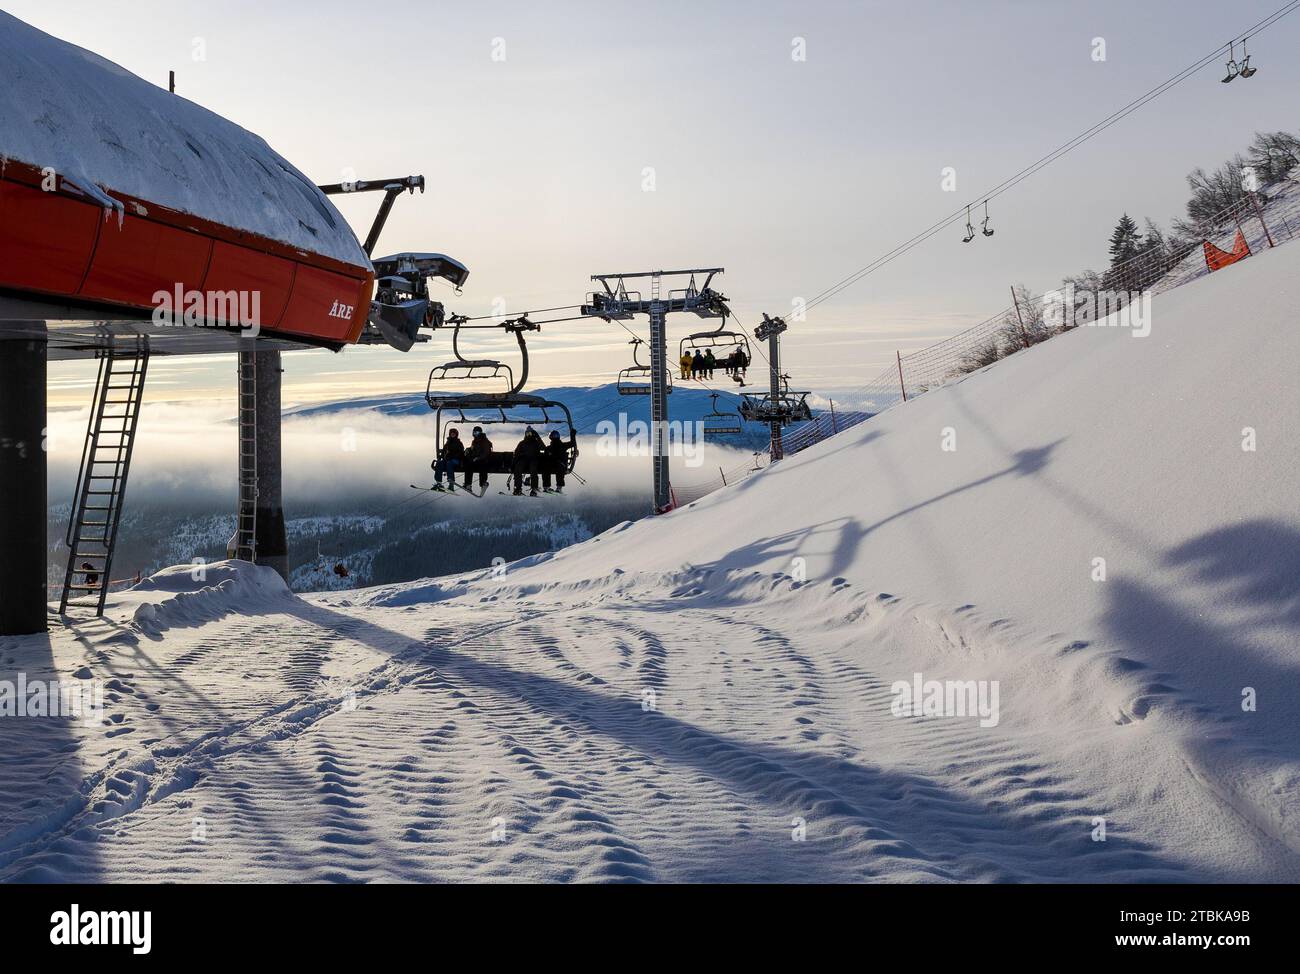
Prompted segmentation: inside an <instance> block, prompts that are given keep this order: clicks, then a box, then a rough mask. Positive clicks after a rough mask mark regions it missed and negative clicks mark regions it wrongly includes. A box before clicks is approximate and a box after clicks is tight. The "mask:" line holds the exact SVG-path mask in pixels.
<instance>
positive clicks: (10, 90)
mask: <svg viewBox="0 0 1300 974" xmlns="http://www.w3.org/2000/svg"><path fill="white" fill-rule="evenodd" d="M11 159H17V160H19V161H21V162H25V163H28V164H30V165H33V166H39V167H42V168H44V167H50V168H52V169H54V170H55V171H56V172H58V173H59V174H60V175H61V176H62V177H64V178H65V179H69V180H71V181H72V182H73V183H74V184H75V185H76V186H77V187H78V188H79V189H81V190H82V191H83V192H85V193H86V194H87V195H88V196H91V197H92V198H95V199H97V200H98V201H99V202H100V203H101V204H103V205H105V206H106V207H109V208H117V207H118V206H119V204H117V203H116V202H115V201H114V200H112V199H111V198H110V197H108V196H105V195H104V194H103V193H102V192H101V191H100V187H102V188H103V189H105V190H113V191H116V192H118V193H123V194H126V195H128V196H135V197H139V198H141V199H146V200H150V201H152V202H154V203H158V204H160V205H162V206H167V207H171V208H172V209H176V210H180V211H182V212H185V213H190V214H193V215H194V216H198V217H202V218H204V219H207V220H212V221H214V222H216V223H220V224H223V225H226V226H230V227H235V228H238V229H240V230H246V231H248V232H250V233H255V234H259V235H261V236H264V237H269V238H270V239H272V240H278V241H280V242H282V243H286V244H289V245H291V246H294V247H298V248H300V249H302V250H305V251H310V252H312V253H318V254H324V255H326V256H328V257H333V258H335V259H337V260H342V261H347V262H348V263H351V264H358V265H361V266H363V267H369V266H370V262H369V259H368V258H367V257H366V255H365V252H364V251H363V250H362V249H361V245H360V244H359V243H358V242H357V238H356V236H355V234H353V232H352V229H351V227H349V226H348V223H347V221H346V220H344V218H343V216H342V215H341V214H340V213H339V211H338V210H337V209H335V207H334V205H333V204H332V203H331V202H330V201H329V199H328V198H327V197H326V196H325V194H323V193H322V192H321V191H320V190H319V189H317V188H316V186H315V184H313V183H312V181H311V180H310V179H308V178H307V177H306V176H305V175H303V174H302V173H301V172H300V171H299V170H298V169H296V168H295V167H294V166H293V165H291V164H290V163H289V162H288V161H287V160H286V159H285V158H284V157H283V156H281V155H280V154H279V153H277V152H276V151H275V150H274V149H272V148H271V147H270V146H269V145H267V144H266V142H264V141H263V140H262V139H261V138H259V137H258V136H256V135H254V134H253V133H251V132H249V131H247V130H245V129H243V128H240V127H239V126H238V125H236V124H234V123H233V122H230V121H228V120H227V119H224V118H222V117H221V116H220V115H217V114H215V113H213V112H210V111H208V110H207V109H206V108H202V107H200V106H198V105H195V104H194V103H193V102H190V101H187V100H185V99H184V98H181V97H179V96H177V95H173V94H171V93H170V92H167V91H164V90H163V89H161V88H159V87H157V86H156V85H152V84H150V83H148V82H146V81H144V80H142V79H140V78H138V77H136V76H135V75H133V74H131V72H129V71H127V70H125V69H124V68H122V67H120V66H118V65H116V64H114V63H113V62H112V61H108V60H105V59H104V58H102V57H100V56H99V55H97V54H92V53H91V52H90V51H87V50H84V49H82V48H80V47H76V46H75V45H73V44H68V43H67V42H65V41H61V40H59V39H58V38H55V37H51V36H50V35H49V34H46V33H44V32H43V31H40V30H37V29H36V28H35V27H32V26H30V25H29V24H25V23H23V22H22V21H20V20H18V19H16V18H14V17H12V16H10V15H9V14H7V13H5V12H4V11H0V165H3V164H4V163H5V162H6V161H8V160H11Z"/></svg>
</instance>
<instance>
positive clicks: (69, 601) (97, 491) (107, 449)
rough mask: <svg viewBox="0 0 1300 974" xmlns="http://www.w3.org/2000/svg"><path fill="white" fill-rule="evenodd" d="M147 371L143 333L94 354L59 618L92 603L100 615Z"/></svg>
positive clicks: (96, 612) (146, 352)
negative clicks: (96, 370)
mask: <svg viewBox="0 0 1300 974" xmlns="http://www.w3.org/2000/svg"><path fill="white" fill-rule="evenodd" d="M148 368H149V339H148V338H147V337H146V336H143V335H140V336H136V337H135V338H134V339H132V340H129V341H125V342H119V341H118V340H116V339H113V340H110V343H109V345H108V347H107V348H105V349H104V350H103V351H102V352H101V353H100V357H99V378H98V379H97V380H96V382H95V405H94V409H93V411H92V412H91V414H90V422H89V423H88V424H87V427H86V443H85V446H84V447H83V448H82V452H81V468H80V470H79V471H78V473H77V488H76V492H75V494H74V501H73V508H72V515H71V517H70V518H69V521H68V533H67V537H66V540H67V543H68V567H67V570H66V571H65V572H64V576H63V594H62V596H61V597H60V599H59V614H60V615H62V614H64V613H65V612H67V610H68V606H69V605H72V606H86V607H89V606H90V605H92V604H93V605H94V606H95V615H97V616H102V615H103V614H104V600H105V598H107V597H108V587H109V584H110V582H111V579H112V574H111V572H112V570H113V551H114V549H115V548H116V546H117V531H118V528H119V527H120V526H121V523H122V505H123V503H124V501H125V498H126V478H127V474H128V473H130V470H131V451H132V448H133V447H134V446H135V431H136V424H137V422H138V421H139V419H140V404H141V402H142V401H143V399H144V379H145V372H146V371H147V370H148Z"/></svg>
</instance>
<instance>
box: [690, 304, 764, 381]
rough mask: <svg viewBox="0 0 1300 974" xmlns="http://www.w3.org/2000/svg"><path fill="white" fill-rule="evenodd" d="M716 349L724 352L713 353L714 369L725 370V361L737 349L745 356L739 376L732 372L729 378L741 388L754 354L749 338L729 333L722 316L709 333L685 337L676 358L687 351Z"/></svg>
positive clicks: (704, 332) (742, 334) (740, 333)
mask: <svg viewBox="0 0 1300 974" xmlns="http://www.w3.org/2000/svg"><path fill="white" fill-rule="evenodd" d="M707 348H712V349H718V350H721V351H722V352H724V354H722V355H719V354H718V353H717V352H714V358H715V359H716V360H717V365H716V368H719V369H725V368H726V363H725V359H726V357H727V356H728V355H731V354H732V352H734V351H736V350H737V349H739V350H740V351H741V353H742V354H743V355H744V356H745V364H744V365H743V366H742V367H741V369H740V372H741V374H740V375H737V374H736V373H735V372H734V371H733V372H732V375H731V378H732V379H733V380H734V381H735V382H736V383H738V384H739V385H741V386H744V385H745V377H744V374H743V373H744V372H746V371H747V370H748V369H749V366H750V363H752V362H753V361H754V352H753V349H751V348H750V345H749V337H748V336H747V335H746V334H745V333H744V332H743V331H729V330H728V329H727V319H726V317H725V316H724V317H723V319H722V322H721V323H720V324H719V325H718V327H717V328H715V329H713V330H711V331H697V332H695V334H693V335H687V336H686V337H685V338H683V339H682V340H681V342H680V344H679V345H678V353H677V355H678V358H679V359H680V358H681V357H682V356H683V355H685V354H686V351H687V349H690V350H692V351H695V350H698V349H707Z"/></svg>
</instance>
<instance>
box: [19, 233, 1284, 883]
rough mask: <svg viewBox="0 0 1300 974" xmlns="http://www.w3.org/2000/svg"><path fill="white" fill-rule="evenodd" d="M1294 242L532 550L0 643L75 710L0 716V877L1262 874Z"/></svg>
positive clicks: (160, 596) (1279, 854)
mask: <svg viewBox="0 0 1300 974" xmlns="http://www.w3.org/2000/svg"><path fill="white" fill-rule="evenodd" d="M1292 251H1300V248H1279V249H1278V250H1276V251H1273V252H1265V253H1263V254H1259V255H1256V256H1255V257H1252V258H1251V259H1250V260H1248V261H1245V262H1243V263H1242V264H1241V265H1239V266H1237V267H1234V268H1233V270H1232V273H1231V274H1222V275H1215V276H1214V277H1212V278H1207V279H1205V280H1202V281H1198V282H1195V283H1192V284H1189V285H1188V286H1186V287H1183V288H1179V289H1178V290H1176V291H1173V292H1170V293H1168V294H1165V295H1162V296H1160V297H1158V298H1157V299H1156V301H1155V303H1154V315H1155V317H1154V321H1153V328H1152V333H1151V335H1150V336H1149V337H1147V338H1143V339H1136V338H1133V337H1132V336H1131V335H1129V334H1127V333H1126V332H1125V331H1124V330H1123V329H1120V328H1080V329H1078V330H1077V331H1075V332H1071V333H1069V334H1067V335H1064V336H1062V337H1061V338H1058V339H1056V340H1054V341H1051V342H1048V343H1045V344H1043V345H1040V346H1037V347H1035V348H1033V349H1031V350H1029V351H1027V352H1025V353H1023V354H1020V355H1016V356H1014V357H1013V358H1011V359H1008V360H1006V361H1003V362H1001V363H998V364H997V365H994V366H991V367H990V368H989V369H988V370H986V371H984V372H981V373H976V374H974V375H971V376H969V377H967V378H966V379H965V380H963V381H961V382H956V383H953V384H951V385H949V386H946V387H944V388H942V389H938V390H935V391H934V392H932V393H929V394H927V395H926V396H924V397H922V398H920V399H918V400H917V401H916V402H914V403H909V404H907V405H905V406H901V407H899V408H897V409H894V410H891V411H889V412H888V413H885V414H882V415H881V416H879V417H876V418H874V419H872V420H869V421H867V422H866V423H863V424H862V425H861V426H859V427H857V428H855V429H853V430H851V431H849V432H847V433H845V434H842V435H840V436H838V437H834V438H832V439H830V440H828V441H826V442H824V443H821V444H818V445H816V446H814V447H812V448H810V449H808V450H806V451H804V452H803V453H801V454H799V455H798V456H795V457H791V458H789V459H787V460H784V461H782V462H780V463H778V464H776V465H774V466H773V467H771V468H770V469H768V470H766V471H764V472H762V473H759V474H756V475H755V476H753V477H750V478H749V479H747V480H745V481H743V482H742V483H740V484H737V485H734V486H732V487H729V488H725V489H723V490H720V491H718V492H716V493H715V494H712V495H710V496H709V497H707V498H705V499H703V500H701V501H699V502H698V503H697V504H695V505H692V506H691V507H689V508H685V509H683V510H679V511H676V512H674V513H673V514H671V515H668V516H667V517H662V518H657V519H645V520H642V521H637V522H629V523H626V524H623V525H620V526H618V527H616V528H614V529H612V530H610V531H608V532H606V533H605V534H603V535H600V536H598V537H597V538H594V539H592V540H590V541H587V542H584V543H582V544H578V545H575V546H573V547H570V548H567V549H565V550H563V551H561V552H559V553H557V554H554V555H539V556H535V557H533V558H531V559H526V560H525V561H523V562H518V563H515V564H513V565H509V566H506V567H505V568H504V570H501V569H493V568H485V569H484V570H482V571H480V572H474V573H469V574H465V575H458V576H450V577H447V578H442V579H429V580H423V581H419V582H413V583H407V584H402V585H393V586H386V587H382V588H375V589H370V590H365V591H360V592H349V593H333V594H325V595H317V596H309V597H304V598H300V597H297V596H294V595H292V594H290V593H288V592H287V590H285V588H284V586H283V585H281V584H280V583H279V581H278V579H276V578H275V577H274V576H273V575H271V574H270V573H269V572H268V571H267V570H265V569H256V568H252V567H250V566H240V565H233V564H220V565H215V566H208V575H207V578H206V580H201V581H200V580H194V579H193V576H192V575H191V574H190V573H189V572H188V571H182V570H175V571H173V572H171V573H169V574H167V575H166V576H165V577H163V578H161V579H159V578H156V579H155V580H153V581H152V582H151V583H150V584H148V585H142V586H140V587H138V588H137V589H135V590H134V591H131V592H127V593H125V594H122V595H118V596H115V597H114V604H113V605H112V606H111V608H110V617H109V619H107V620H105V621H103V622H93V623H92V622H86V623H79V624H76V625H74V626H73V627H72V628H71V629H69V630H67V631H57V632H54V633H52V634H51V636H50V637H49V639H48V640H47V639H35V638H31V637H28V638H24V639H17V640H15V639H10V640H5V641H3V642H0V664H2V666H3V674H0V675H4V676H8V675H9V674H11V673H12V672H14V671H24V672H28V673H35V672H41V671H54V672H57V673H59V674H61V675H63V676H64V677H65V678H76V679H97V680H103V681H106V695H105V715H104V719H103V721H102V722H101V723H99V724H96V725H94V726H90V727H83V726H82V725H81V724H79V723H75V722H70V721H63V722H60V721H55V720H51V719H39V718H21V719H19V718H0V773H2V774H3V779H4V785H5V786H4V788H3V789H2V790H0V878H3V879H6V880H51V879H89V880H159V879H163V880H180V881H197V880H240V881H247V880H277V881H427V880H487V879H497V880H514V881H518V880H553V881H569V880H594V881H615V880H646V881H654V880H658V881H673V880H733V881H748V880H782V881H838V880H848V881H858V880H867V881H925V882H932V881H933V882H944V881H1076V882H1077V881H1086V882H1144V881H1157V882H1165V881H1168V882H1185V881H1197V880H1209V881H1248V882H1259V881H1272V882H1277V881H1289V882H1294V881H1296V880H1297V879H1300V806H1298V803H1297V782H1298V781H1300V730H1297V728H1300V720H1298V719H1297V716H1298V715H1297V706H1298V704H1297V701H1298V700H1300V639H1298V638H1297V637H1298V636H1300V602H1298V601H1297V595H1296V591H1297V589H1296V579H1297V578H1298V577H1300V561H1297V558H1298V557H1300V555H1298V554H1297V553H1298V552H1300V514H1297V510H1296V505H1295V499H1296V486H1295V485H1296V478H1297V475H1298V474H1300V449H1298V448H1297V445H1296V443H1297V436H1300V393H1298V392H1297V388H1296V383H1295V382H1294V376H1293V373H1294V363H1295V362H1296V361H1298V360H1300V334H1298V333H1297V329H1296V328H1295V326H1294V317H1295V310H1296V308H1297V306H1298V304H1300V275H1298V274H1297V267H1296V262H1297V259H1300V255H1298V254H1297V253H1293V252H1292ZM1226 390H1231V392H1230V393H1229V392H1227V391H1226ZM1248 429H1249V430H1250V431H1253V434H1254V440H1253V444H1251V443H1250V440H1251V437H1250V436H1249V435H1248V434H1247V433H1246V432H1245V431H1246V430H1248ZM949 432H951V433H952V434H955V445H956V449H955V451H945V450H943V449H942V444H943V443H944V442H945V441H946V440H948V439H949V437H948V433H949ZM1243 445H1254V447H1255V449H1253V450H1250V449H1243ZM1097 559H1104V560H1105V566H1104V577H1101V575H1100V574H1099V571H1098V562H1097ZM145 605H148V606H149V608H147V609H146V608H142V606H145ZM916 674H921V675H922V677H921V679H923V680H926V681H930V680H934V681H961V682H963V683H965V682H968V681H969V682H971V683H973V684H977V685H980V686H984V687H988V686H991V685H992V684H993V682H994V681H996V683H997V686H998V688H999V695H998V698H997V699H998V706H997V708H996V715H995V718H996V719H994V720H992V721H989V720H983V719H981V718H980V717H979V716H975V715H968V716H942V715H930V716H913V715H912V714H910V713H908V714H904V715H896V714H895V712H896V711H897V710H898V709H899V707H898V706H897V703H898V700H899V696H898V693H897V692H896V686H895V685H896V684H898V683H900V682H901V683H911V681H913V679H914V677H915V675H916ZM1247 701H1249V704H1247ZM1244 704H1247V705H1244ZM1103 829H1104V841H1102V840H1101V839H1100V837H1101V835H1102V834H1103V832H1102V830H1103Z"/></svg>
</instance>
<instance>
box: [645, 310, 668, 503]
mask: <svg viewBox="0 0 1300 974" xmlns="http://www.w3.org/2000/svg"><path fill="white" fill-rule="evenodd" d="M667 332H668V314H667V311H666V309H665V307H664V305H663V304H662V303H661V302H658V301H655V302H652V303H651V305H650V442H651V462H652V463H653V464H654V503H655V512H656V513H662V512H664V511H666V510H668V509H669V508H670V507H672V484H671V482H670V480H669V475H668V458H669V442H668V369H667V364H668V362H667V359H668V349H667V340H668V339H667Z"/></svg>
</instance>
